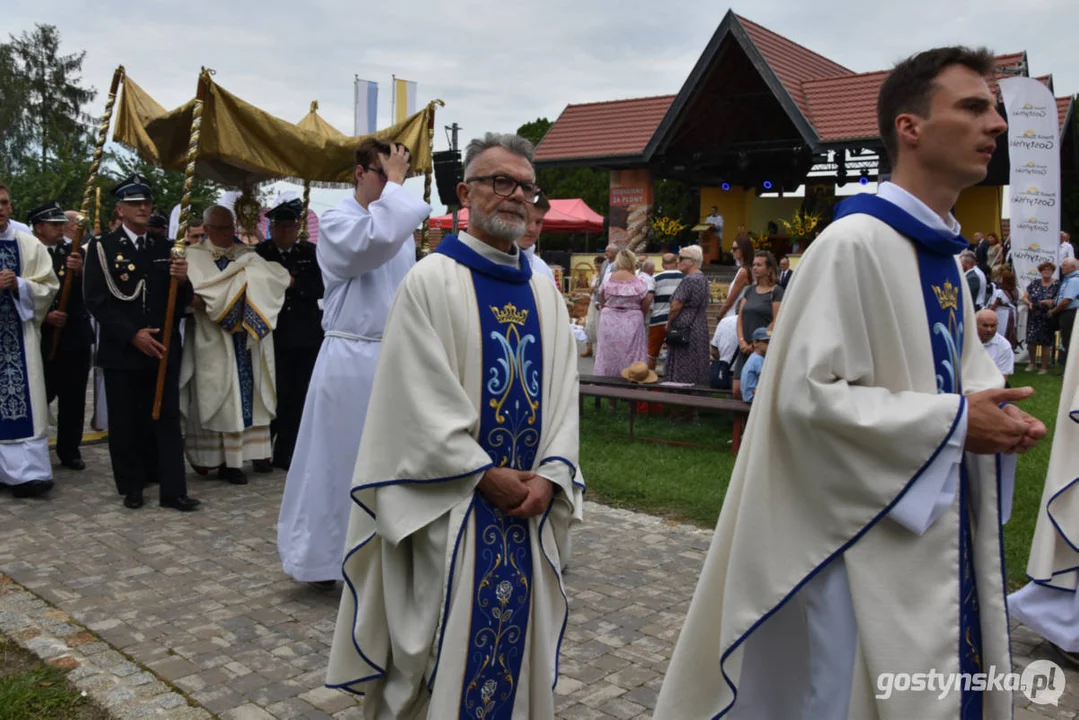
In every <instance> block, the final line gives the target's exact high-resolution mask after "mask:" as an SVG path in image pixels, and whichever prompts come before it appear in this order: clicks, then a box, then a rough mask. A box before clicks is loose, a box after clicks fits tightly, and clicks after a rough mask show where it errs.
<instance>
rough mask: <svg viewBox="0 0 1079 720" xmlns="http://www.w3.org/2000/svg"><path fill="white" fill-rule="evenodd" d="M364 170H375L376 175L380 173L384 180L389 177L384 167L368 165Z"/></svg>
mask: <svg viewBox="0 0 1079 720" xmlns="http://www.w3.org/2000/svg"><path fill="white" fill-rule="evenodd" d="M364 170H366V171H367V172H373V173H375V174H376V175H378V176H379V177H381V178H382V179H383V180H386V179H387V177H386V171H385V170H383V169H382V168H380V167H373V166H372V167H366V168H364Z"/></svg>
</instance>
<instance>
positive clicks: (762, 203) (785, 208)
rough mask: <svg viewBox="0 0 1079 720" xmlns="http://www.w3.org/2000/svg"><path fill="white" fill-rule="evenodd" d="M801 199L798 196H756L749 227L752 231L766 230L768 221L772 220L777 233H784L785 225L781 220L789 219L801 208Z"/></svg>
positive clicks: (785, 231) (785, 230)
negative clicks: (777, 230)
mask: <svg viewBox="0 0 1079 720" xmlns="http://www.w3.org/2000/svg"><path fill="white" fill-rule="evenodd" d="M803 200H804V198H800V197H782V198H780V197H775V198H757V199H756V202H754V203H753V212H752V213H751V215H750V220H749V222H750V226H749V229H750V230H752V231H753V232H766V231H767V230H768V223H770V222H774V223H775V224H776V227H777V228H778V229H779V234H780V235H786V233H787V227H786V226H785V225H784V224H783V221H784V220H790V219H791V217H792V216H793V215H794V212H795V211H796V210H800V209H801V207H802V202H803Z"/></svg>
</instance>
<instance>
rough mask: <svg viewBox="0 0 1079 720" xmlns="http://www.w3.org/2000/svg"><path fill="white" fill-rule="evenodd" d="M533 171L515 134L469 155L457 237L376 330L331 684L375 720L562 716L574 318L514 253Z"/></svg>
mask: <svg viewBox="0 0 1079 720" xmlns="http://www.w3.org/2000/svg"><path fill="white" fill-rule="evenodd" d="M531 156H532V145H531V143H529V142H528V141H526V140H524V139H522V138H520V137H518V136H516V135H496V134H492V133H488V134H487V135H486V136H485V137H484V138H483V139H482V140H473V141H472V142H471V143H469V145H468V148H467V149H466V153H465V171H464V182H462V183H460V184H459V185H458V186H457V193H458V197H459V198H460V200H461V203H462V205H463V206H464V207H466V208H468V209H469V216H470V219H469V222H470V224H469V228H468V233H462V234H461V235H460V236H459V237H454V236H452V235H450V236H446V237H444V238H443V239H442V242H441V243H440V244H439V246H438V249H437V250H436V252H435V253H434V254H433V255H431V256H430V257H428V258H426V259H424V260H423V261H421V262H420V264H419V265H417V266H416V268H415V269H414V270H413V271H412V272H411V273H409V275H408V277H406V278H405V281H404V283H403V284H402V286H401V289H400V291H399V292H398V293H397V298H396V300H395V301H394V305H393V309H392V310H391V311H390V317H389V320H388V321H387V322H386V336H385V340H384V341H383V350H382V357H381V358H380V361H379V366H378V373H377V375H376V379H375V385H374V388H373V390H372V393H371V404H370V408H369V417H371V418H372V420H373V419H374V418H378V422H377V423H376V422H370V423H368V424H367V427H366V428H365V429H364V434H363V441H362V442H361V444H360V455H359V459H358V460H357V463H356V473H355V476H354V478H353V483H352V502H351V503H350V504H351V507H352V511H351V513H352V514H351V518H350V521H349V534H348V549H347V555H346V556H345V565H344V570H345V579H346V584H347V587H346V588H345V591H344V593H343V596H342V600H341V607H340V611H339V613H338V616H337V627H336V631H335V634H334V641H333V646H332V649H331V651H330V667H329V671H328V675H327V684H328V685H330V686H332V687H340V688H345V689H347V690H350V691H352V692H362V693H365V695H366V697H365V700H364V714H365V717H367V718H368V719H369V720H403V719H405V718H408V719H410V720H416V719H418V718H431V719H443V718H445V719H449V718H454V719H456V718H463V717H469V718H486V719H487V720H510V719H511V718H514V719H518V718H553V717H554V685H555V681H556V679H557V668H558V650H559V644H560V642H561V639H562V632H563V630H564V629H565V626H566V625H565V623H566V618H567V610H568V607H567V600H566V594H565V589H564V587H563V584H562V577H561V572H560V567H561V560H562V552H563V548H564V547H565V539H566V537H567V534H568V531H569V526H570V524H571V523H572V522H574V521H577V520H579V519H580V517H581V504H582V490H583V488H582V487H581V486H580V484H579V483H578V482H577V481H576V479H575V478H576V477H577V473H576V465H577V440H578V437H577V435H578V422H577V420H578V418H577V383H578V380H577V353H576V351H575V343H574V340H573V336H572V334H571V333H570V328H569V313H568V312H567V311H566V307H565V303H564V301H563V300H562V296H561V294H560V293H559V292H558V290H557V289H556V288H555V287H554V286H553V285H552V284H551V281H550V280H549V279H547V278H546V277H543V276H540V275H537V274H534V273H533V271H532V265H531V263H529V262H528V260H527V259H526V258H525V257H524V255H523V253H522V252H521V250H520V249H519V248H518V247H517V246H516V245H515V244H514V242H515V241H516V240H517V239H518V238H520V236H521V234H522V233H523V232H524V229H525V223H526V222H527V218H528V214H527V209H528V205H529V204H530V203H533V202H535V200H536V197H537V195H538V192H539V189H538V188H537V187H536V185H535V173H534V171H533V169H532V163H531Z"/></svg>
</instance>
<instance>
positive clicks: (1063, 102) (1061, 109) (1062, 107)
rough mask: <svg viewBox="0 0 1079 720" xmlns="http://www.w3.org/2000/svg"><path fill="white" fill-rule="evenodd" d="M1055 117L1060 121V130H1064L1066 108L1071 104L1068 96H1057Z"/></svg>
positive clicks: (1066, 115)
mask: <svg viewBox="0 0 1079 720" xmlns="http://www.w3.org/2000/svg"><path fill="white" fill-rule="evenodd" d="M1056 101H1057V117H1058V118H1059V123H1060V132H1061V133H1063V132H1064V123H1065V121H1066V120H1067V119H1068V109H1069V108H1071V106H1072V99H1071V98H1070V97H1062V98H1057V99H1056Z"/></svg>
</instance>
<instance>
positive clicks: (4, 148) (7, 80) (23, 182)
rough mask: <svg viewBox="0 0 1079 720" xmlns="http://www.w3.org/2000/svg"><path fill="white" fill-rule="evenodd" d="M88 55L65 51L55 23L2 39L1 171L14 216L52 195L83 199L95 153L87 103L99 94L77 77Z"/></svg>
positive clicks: (72, 201)
mask: <svg viewBox="0 0 1079 720" xmlns="http://www.w3.org/2000/svg"><path fill="white" fill-rule="evenodd" d="M85 55H86V53H85V52H80V53H73V54H69V55H63V54H61V53H60V33H59V32H58V31H57V29H56V28H55V27H54V26H52V25H40V24H39V25H36V26H35V27H34V29H33V30H32V31H30V32H24V33H22V35H20V36H18V37H15V36H13V35H12V36H9V41H8V42H6V43H0V127H3V128H4V130H3V134H2V137H0V169H2V172H3V174H4V179H5V181H6V182H7V184H8V185H10V187H11V196H12V198H11V199H12V204H13V205H14V210H15V217H16V218H20V219H21V218H22V217H24V216H25V213H26V211H27V210H28V209H30V208H33V207H35V206H37V205H41V204H43V203H46V202H49V201H51V200H57V201H59V202H60V204H61V205H63V206H64V207H67V208H75V207H78V205H79V202H80V201H81V199H82V195H83V190H84V185H85V182H86V177H87V174H88V172H89V167H90V157H91V155H92V153H93V142H92V137H91V133H92V131H93V126H92V121H91V118H90V117H89V116H87V115H86V113H85V112H83V109H82V108H83V107H84V106H85V105H86V104H87V103H89V102H91V101H92V100H93V99H94V97H95V96H96V92H95V91H94V89H93V88H87V87H84V86H83V84H82V78H81V77H80V76H79V73H80V72H81V70H82V62H83V58H84V57H85Z"/></svg>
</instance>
